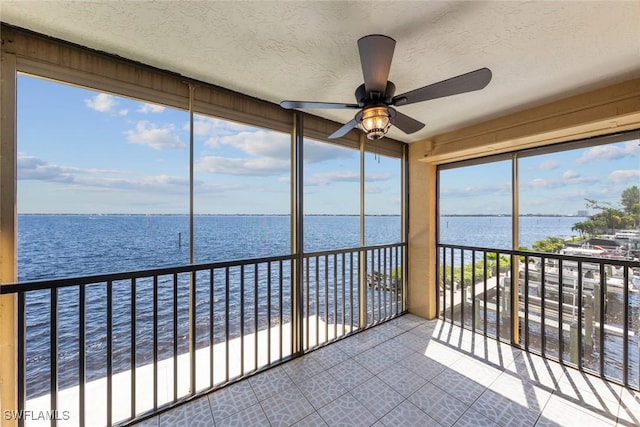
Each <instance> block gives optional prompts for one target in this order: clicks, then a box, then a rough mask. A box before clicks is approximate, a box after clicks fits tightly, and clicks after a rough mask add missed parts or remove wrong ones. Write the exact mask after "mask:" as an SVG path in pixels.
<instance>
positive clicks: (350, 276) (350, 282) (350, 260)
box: [349, 252, 354, 332]
mask: <svg viewBox="0 0 640 427" xmlns="http://www.w3.org/2000/svg"><path fill="white" fill-rule="evenodd" d="M349 267H350V268H349V298H350V299H351V304H350V307H349V308H350V309H351V313H350V314H351V323H350V325H349V326H350V327H351V328H350V329H349V332H353V283H354V281H353V252H349Z"/></svg>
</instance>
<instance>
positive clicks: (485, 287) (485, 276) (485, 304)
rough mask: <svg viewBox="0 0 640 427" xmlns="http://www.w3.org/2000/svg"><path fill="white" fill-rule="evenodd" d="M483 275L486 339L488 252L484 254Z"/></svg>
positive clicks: (486, 330) (484, 332)
mask: <svg viewBox="0 0 640 427" xmlns="http://www.w3.org/2000/svg"><path fill="white" fill-rule="evenodd" d="M482 274H483V281H482V282H483V291H484V293H483V296H482V305H483V307H482V309H483V310H482V311H483V316H484V318H483V335H484V336H485V337H486V336H487V333H488V320H487V303H488V302H489V301H488V298H487V278H488V277H487V252H486V251H483V252H482Z"/></svg>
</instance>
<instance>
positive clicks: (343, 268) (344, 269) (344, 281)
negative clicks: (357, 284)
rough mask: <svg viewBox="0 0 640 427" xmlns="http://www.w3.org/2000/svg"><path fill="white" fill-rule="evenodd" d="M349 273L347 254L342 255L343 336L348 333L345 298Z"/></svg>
mask: <svg viewBox="0 0 640 427" xmlns="http://www.w3.org/2000/svg"><path fill="white" fill-rule="evenodd" d="M346 273H347V271H346V266H345V253H344V252H343V253H342V335H344V334H345V333H346V324H345V323H346V319H345V308H346V304H345V298H346V293H345V284H346V278H347V274H346Z"/></svg>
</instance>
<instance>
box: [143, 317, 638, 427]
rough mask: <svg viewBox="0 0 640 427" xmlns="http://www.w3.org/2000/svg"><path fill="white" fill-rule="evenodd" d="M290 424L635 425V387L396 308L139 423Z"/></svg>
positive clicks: (157, 426)
mask: <svg viewBox="0 0 640 427" xmlns="http://www.w3.org/2000/svg"><path fill="white" fill-rule="evenodd" d="M291 425H294V426H375V427H382V426H403V427H405V426H421V427H423V426H518V427H521V426H534V425H535V426H581V427H587V426H588V427H591V426H615V425H620V426H633V425H636V426H637V425H640V393H639V392H634V391H632V390H628V389H625V388H623V387H620V386H618V385H615V384H611V383H608V382H606V381H602V380H600V379H598V378H596V377H593V376H590V375H586V374H582V373H580V372H578V371H577V370H574V369H571V368H566V367H563V366H561V365H559V364H557V363H554V362H551V361H547V360H545V359H542V358H540V357H538V356H535V355H532V354H528V353H526V352H523V351H521V350H518V349H515V348H512V347H510V346H508V345H506V344H501V343H498V342H496V341H494V340H491V339H488V340H485V339H484V338H483V337H482V336H479V335H475V334H472V333H471V332H469V331H466V330H462V329H460V328H458V327H455V326H451V325H449V324H446V323H443V322H441V321H437V320H434V321H426V320H424V319H421V318H419V317H416V316H413V315H404V316H401V317H399V318H396V319H394V320H392V321H390V322H388V323H385V324H383V325H380V326H377V327H374V328H372V329H370V330H367V331H365V332H362V333H360V334H357V335H354V336H352V337H350V338H347V339H345V340H342V341H339V342H337V343H335V344H331V345H328V346H326V347H324V348H321V349H319V350H316V351H313V352H311V353H309V354H307V355H305V356H303V357H300V358H298V359H295V360H293V361H291V362H288V363H286V364H283V365H280V366H278V367H276V368H273V369H270V370H268V371H266V372H264V373H261V374H259V375H255V376H253V377H251V378H249V379H246V380H243V381H240V382H238V383H235V384H233V385H231V386H228V387H226V388H224V389H221V390H219V391H216V392H213V393H210V394H209V395H207V396H205V397H202V398H200V399H198V400H196V401H193V402H190V403H188V404H186V405H183V406H181V407H178V408H176V409H173V410H171V411H169V412H166V413H163V414H160V415H159V416H157V417H155V418H152V419H148V420H145V421H144V422H141V423H139V424H138V426H139V427H147V426H154V427H165V426H216V427H219V426H291Z"/></svg>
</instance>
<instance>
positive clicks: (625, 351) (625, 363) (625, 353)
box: [622, 267, 629, 387]
mask: <svg viewBox="0 0 640 427" xmlns="http://www.w3.org/2000/svg"><path fill="white" fill-rule="evenodd" d="M623 268H624V272H623V275H622V280H623V283H622V286H623V295H624V298H623V300H624V326H623V328H622V330H623V331H624V332H623V337H622V339H623V341H622V383H623V384H624V385H625V387H629V268H628V267H623Z"/></svg>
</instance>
